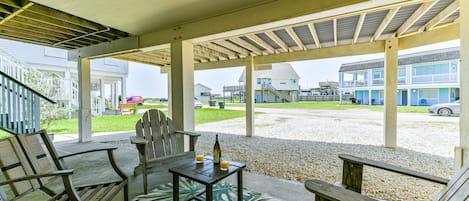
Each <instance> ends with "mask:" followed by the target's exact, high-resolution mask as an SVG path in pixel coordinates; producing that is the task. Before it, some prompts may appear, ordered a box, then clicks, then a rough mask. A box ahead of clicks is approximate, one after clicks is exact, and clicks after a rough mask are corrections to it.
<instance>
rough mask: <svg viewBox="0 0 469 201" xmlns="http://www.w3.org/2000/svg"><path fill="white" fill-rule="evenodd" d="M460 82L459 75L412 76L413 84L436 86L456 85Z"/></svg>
mask: <svg viewBox="0 0 469 201" xmlns="http://www.w3.org/2000/svg"><path fill="white" fill-rule="evenodd" d="M455 82H458V76H457V74H454V73H451V74H448V73H445V74H431V75H414V76H412V84H436V83H455Z"/></svg>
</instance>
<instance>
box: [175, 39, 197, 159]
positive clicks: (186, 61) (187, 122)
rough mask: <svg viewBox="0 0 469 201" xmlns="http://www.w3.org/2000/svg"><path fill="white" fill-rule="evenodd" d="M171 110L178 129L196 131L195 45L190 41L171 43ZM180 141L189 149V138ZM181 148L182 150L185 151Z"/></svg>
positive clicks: (185, 148)
mask: <svg viewBox="0 0 469 201" xmlns="http://www.w3.org/2000/svg"><path fill="white" fill-rule="evenodd" d="M170 75H171V106H172V108H171V112H172V118H173V123H174V127H175V128H176V130H185V131H194V122H195V121H194V46H193V44H192V43H191V42H189V41H174V42H172V43H171V73H170ZM183 141H184V142H182V141H181V142H180V145H182V144H184V146H179V147H180V148H181V149H182V148H183V149H184V150H189V138H188V137H185V138H184V140H183ZM184 150H181V151H184Z"/></svg>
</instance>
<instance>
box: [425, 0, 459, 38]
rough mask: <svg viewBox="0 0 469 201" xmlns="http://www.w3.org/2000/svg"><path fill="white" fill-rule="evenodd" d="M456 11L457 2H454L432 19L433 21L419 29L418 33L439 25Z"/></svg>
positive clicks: (457, 8)
mask: <svg viewBox="0 0 469 201" xmlns="http://www.w3.org/2000/svg"><path fill="white" fill-rule="evenodd" d="M458 10H459V0H455V1H454V2H453V3H451V4H450V5H449V6H448V7H446V8H445V9H444V10H443V11H441V12H440V13H439V14H438V15H436V16H435V17H433V19H431V20H430V21H429V22H427V23H426V24H425V25H424V26H423V27H422V28H420V29H419V31H420V32H421V31H423V30H431V29H433V27H435V26H436V25H438V24H440V23H441V22H442V21H443V20H445V19H446V18H447V17H449V16H450V15H452V14H453V13H455V12H456V11H458Z"/></svg>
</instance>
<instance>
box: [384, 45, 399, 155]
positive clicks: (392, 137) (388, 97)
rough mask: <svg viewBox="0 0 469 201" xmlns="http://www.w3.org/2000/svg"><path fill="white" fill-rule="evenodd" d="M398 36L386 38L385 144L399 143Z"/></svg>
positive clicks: (394, 145) (387, 145)
mask: <svg viewBox="0 0 469 201" xmlns="http://www.w3.org/2000/svg"><path fill="white" fill-rule="evenodd" d="M398 43H399V41H398V39H397V38H390V39H387V40H386V44H385V58H384V71H385V72H384V76H385V79H384V146H385V147H390V148H394V147H396V145H397V67H398V63H397V62H398V56H397V52H398V45H399V44H398Z"/></svg>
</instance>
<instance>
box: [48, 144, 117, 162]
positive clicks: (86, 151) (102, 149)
mask: <svg viewBox="0 0 469 201" xmlns="http://www.w3.org/2000/svg"><path fill="white" fill-rule="evenodd" d="M116 149H117V147H106V148H98V149H90V150H85V151H79V152H76V153H71V154H66V155H63V156H59V157H57V159H58V160H61V159H64V158H67V157H70V156H76V155H81V154H86V153H92V152H98V151H112V150H116Z"/></svg>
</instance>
